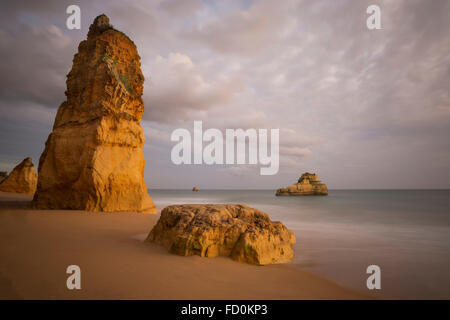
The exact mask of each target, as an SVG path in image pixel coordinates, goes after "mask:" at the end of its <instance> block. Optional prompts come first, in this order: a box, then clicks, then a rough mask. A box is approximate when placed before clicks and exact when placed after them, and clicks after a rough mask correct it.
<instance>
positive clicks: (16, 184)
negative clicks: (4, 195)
mask: <svg viewBox="0 0 450 320" xmlns="http://www.w3.org/2000/svg"><path fill="white" fill-rule="evenodd" d="M36 183H37V174H36V172H35V171H34V165H33V162H32V160H31V158H25V159H24V160H23V161H22V162H21V163H19V164H18V165H17V166H16V167H15V168H14V169H13V171H11V173H10V174H9V175H8V176H7V177H6V178H5V179H4V180H3V181H2V182H1V183H0V191H3V192H13V193H27V194H33V193H34V192H35V191H36Z"/></svg>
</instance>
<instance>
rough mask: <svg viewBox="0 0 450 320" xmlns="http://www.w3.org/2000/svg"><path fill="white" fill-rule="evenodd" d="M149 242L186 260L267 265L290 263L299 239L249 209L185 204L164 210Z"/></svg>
mask: <svg viewBox="0 0 450 320" xmlns="http://www.w3.org/2000/svg"><path fill="white" fill-rule="evenodd" d="M146 241H149V242H154V243H158V244H161V245H163V246H165V247H166V248H167V249H168V250H169V252H171V253H174V254H178V255H182V256H190V255H199V256H201V257H216V256H229V257H231V258H232V259H233V260H236V261H240V262H246V263H250V264H256V265H266V264H272V263H283V262H288V261H290V260H291V259H292V258H293V257H294V251H293V250H292V246H293V245H294V244H295V236H294V234H293V233H292V231H290V230H288V229H287V228H286V227H285V226H284V225H283V224H282V223H281V222H273V221H271V220H270V218H269V216H268V215H267V214H266V213H264V212H261V211H259V210H257V209H253V208H250V207H248V206H246V205H241V204H235V205H232V204H204V205H202V204H189V205H188V204H185V205H173V206H169V207H166V208H164V209H163V210H162V212H161V217H160V218H159V220H158V222H157V223H156V225H155V226H154V227H153V229H152V230H151V232H150V233H149V235H148V237H147V240H146Z"/></svg>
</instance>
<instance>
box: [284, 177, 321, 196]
mask: <svg viewBox="0 0 450 320" xmlns="http://www.w3.org/2000/svg"><path fill="white" fill-rule="evenodd" d="M327 194H328V188H327V186H326V184H324V183H322V182H321V181H320V180H319V178H318V177H317V175H316V174H314V173H309V172H306V173H304V174H302V175H301V177H300V178H299V179H298V182H297V183H296V184H293V185H291V186H289V187H287V188H280V189H278V190H277V193H276V195H277V196H305V195H327Z"/></svg>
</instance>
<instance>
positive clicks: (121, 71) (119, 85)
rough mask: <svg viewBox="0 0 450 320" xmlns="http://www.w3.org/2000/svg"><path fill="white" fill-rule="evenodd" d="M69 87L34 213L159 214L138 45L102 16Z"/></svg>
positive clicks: (42, 167)
mask: <svg viewBox="0 0 450 320" xmlns="http://www.w3.org/2000/svg"><path fill="white" fill-rule="evenodd" d="M66 82H67V90H66V96H67V100H66V101H65V102H63V103H62V104H61V106H60V107H59V109H58V112H57V115H56V118H55V123H54V125H53V131H52V133H51V134H50V135H49V137H48V139H47V142H46V144H45V150H44V152H43V153H42V155H41V158H40V161H39V170H38V172H39V179H38V185H37V191H36V194H35V196H34V199H33V201H32V207H34V208H37V209H78V210H89V211H110V212H113V211H135V212H148V213H156V208H155V205H154V203H153V201H152V199H151V198H150V196H149V195H148V193H147V187H146V184H145V181H144V167H145V159H144V154H143V151H142V149H143V146H144V142H145V138H144V134H143V130H142V127H141V125H140V121H141V118H142V114H143V113H144V103H143V100H142V92H143V84H144V76H143V75H142V72H141V68H140V57H139V55H138V52H137V49H136V46H135V45H134V43H133V42H132V41H131V40H130V39H129V38H128V37H127V36H126V35H125V34H123V33H122V32H120V31H117V30H115V29H113V28H112V26H111V25H110V24H109V19H108V17H107V16H105V15H101V16H98V17H97V18H95V20H94V23H93V24H92V25H91V26H90V28H89V33H88V36H87V40H84V41H82V42H81V43H80V44H79V46H78V53H77V54H76V55H75V57H74V59H73V66H72V70H71V71H70V72H69V74H68V75H67V81H66Z"/></svg>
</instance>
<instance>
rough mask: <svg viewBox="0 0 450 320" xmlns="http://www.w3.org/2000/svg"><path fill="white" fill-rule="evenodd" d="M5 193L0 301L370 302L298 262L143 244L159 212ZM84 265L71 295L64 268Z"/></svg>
mask: <svg viewBox="0 0 450 320" xmlns="http://www.w3.org/2000/svg"><path fill="white" fill-rule="evenodd" d="M30 200H31V196H30V195H16V194H8V193H3V192H2V193H0V241H1V243H2V245H1V246H0V261H1V262H0V298H1V299H194V300H197V299H202V300H210V299H239V300H240V299H258V300H260V299H263V300H264V299H275V300H278V299H287V300H291V299H292V300H296V299H370V298H371V297H369V295H363V294H361V293H358V292H355V291H353V290H351V289H348V288H344V287H343V286H341V285H339V284H336V283H334V282H333V281H330V280H328V279H325V278H323V277H321V276H318V275H316V274H314V273H312V272H309V271H305V270H302V269H301V268H300V267H299V266H297V265H296V264H294V263H288V264H275V265H268V266H262V267H261V266H254V265H249V264H245V263H239V262H236V261H233V260H231V259H230V258H226V257H216V258H201V257H199V256H190V257H182V256H177V255H173V254H170V253H168V252H167V250H166V249H165V248H163V247H161V246H158V245H156V244H152V243H143V242H142V240H141V238H140V237H142V235H143V234H148V232H150V230H151V228H152V227H153V225H154V224H155V223H156V221H157V219H158V218H159V214H157V215H153V214H142V213H90V212H82V211H69V210H67V211H63V210H31V209H28V208H26V204H27V203H28V201H30ZM72 264H75V265H79V266H80V268H81V286H82V289H81V290H73V291H71V290H68V289H67V288H66V280H67V277H68V276H69V275H68V274H66V268H67V266H69V265H72Z"/></svg>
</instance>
